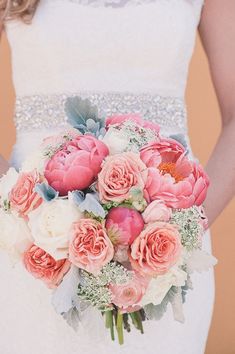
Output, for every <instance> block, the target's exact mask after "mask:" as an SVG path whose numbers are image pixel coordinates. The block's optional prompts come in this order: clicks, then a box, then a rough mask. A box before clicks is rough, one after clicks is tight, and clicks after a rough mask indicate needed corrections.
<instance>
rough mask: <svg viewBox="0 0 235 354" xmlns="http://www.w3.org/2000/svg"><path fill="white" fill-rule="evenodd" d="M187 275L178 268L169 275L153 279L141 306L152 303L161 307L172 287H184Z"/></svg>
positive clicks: (170, 271)
mask: <svg viewBox="0 0 235 354" xmlns="http://www.w3.org/2000/svg"><path fill="white" fill-rule="evenodd" d="M186 280H187V273H186V272H185V271H183V270H182V269H180V268H179V267H178V266H174V267H172V268H171V269H170V270H169V272H168V273H166V274H164V275H158V276H157V277H156V278H152V279H151V280H150V283H149V285H148V288H147V290H146V293H145V295H144V296H143V298H142V299H141V302H140V306H145V305H148V304H150V303H152V304H154V305H159V304H160V303H161V302H162V300H163V299H164V297H165V296H166V294H167V293H168V291H169V290H170V288H171V287H172V286H184V285H185V282H186Z"/></svg>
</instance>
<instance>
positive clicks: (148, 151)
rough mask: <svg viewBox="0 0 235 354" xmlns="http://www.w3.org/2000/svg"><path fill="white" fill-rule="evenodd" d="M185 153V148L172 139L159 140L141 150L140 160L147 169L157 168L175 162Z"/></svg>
mask: <svg viewBox="0 0 235 354" xmlns="http://www.w3.org/2000/svg"><path fill="white" fill-rule="evenodd" d="M184 153H185V148H184V147H183V146H182V145H181V144H180V143H178V142H177V141H176V140H173V139H170V138H168V139H162V138H161V139H160V140H159V141H157V142H152V143H150V144H148V145H146V146H144V147H143V148H142V149H141V152H140V157H141V160H142V161H143V162H144V163H145V165H146V166H148V167H157V166H159V165H160V164H161V163H168V162H171V163H172V162H176V161H177V160H178V158H179V157H180V156H181V155H182V154H184Z"/></svg>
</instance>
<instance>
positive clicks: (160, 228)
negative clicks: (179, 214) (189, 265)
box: [129, 222, 182, 276]
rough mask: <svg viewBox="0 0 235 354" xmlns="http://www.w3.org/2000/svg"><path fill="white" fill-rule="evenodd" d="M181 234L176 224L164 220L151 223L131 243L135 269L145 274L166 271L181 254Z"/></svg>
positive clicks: (151, 274)
mask: <svg viewBox="0 0 235 354" xmlns="http://www.w3.org/2000/svg"><path fill="white" fill-rule="evenodd" d="M181 249H182V246H181V239H180V234H179V231H178V229H177V227H176V226H175V225H171V224H168V223H164V222H155V223H153V224H149V225H148V226H147V227H146V229H145V230H144V231H142V233H141V234H140V235H139V236H138V237H137V238H136V239H135V241H134V242H133V244H132V245H131V251H130V254H129V258H130V262H131V264H132V267H133V269H135V270H137V271H138V272H140V273H141V274H143V275H150V276H156V275H159V274H164V273H166V272H167V271H168V270H169V269H170V268H171V267H172V266H173V265H174V264H176V262H177V261H178V259H179V257H180V255H181Z"/></svg>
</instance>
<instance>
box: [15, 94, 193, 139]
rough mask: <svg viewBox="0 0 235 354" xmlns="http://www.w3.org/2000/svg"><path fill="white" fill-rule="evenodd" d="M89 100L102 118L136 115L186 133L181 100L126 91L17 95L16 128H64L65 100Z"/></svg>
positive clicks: (184, 112) (183, 106) (183, 107)
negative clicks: (73, 98) (69, 98)
mask: <svg viewBox="0 0 235 354" xmlns="http://www.w3.org/2000/svg"><path fill="white" fill-rule="evenodd" d="M71 96H80V97H82V98H88V99H89V100H90V102H91V103H92V104H93V105H96V106H97V108H98V112H99V115H100V116H101V117H107V116H110V115H114V114H127V113H139V114H140V115H141V116H142V117H143V118H145V119H148V120H150V121H154V122H157V123H158V124H159V125H160V126H163V127H165V128H168V129H169V130H174V131H176V132H182V133H186V131H187V122H186V108H185V104H184V100H183V99H181V98H177V97H163V96H159V95H156V94H151V93H140V94H139V93H138V94H135V93H128V92H126V93H125V92H78V93H74V94H56V95H33V96H18V97H17V99H16V106H15V125H16V129H17V130H18V131H22V130H32V129H39V128H51V127H60V126H61V127H63V126H66V125H67V124H68V123H67V122H66V119H67V118H66V115H65V111H64V105H65V101H66V99H67V98H68V97H71Z"/></svg>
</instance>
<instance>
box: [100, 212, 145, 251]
mask: <svg viewBox="0 0 235 354" xmlns="http://www.w3.org/2000/svg"><path fill="white" fill-rule="evenodd" d="M105 227H106V229H107V231H108V235H109V237H110V238H111V240H112V242H113V243H114V244H121V245H128V244H132V242H133V241H134V240H135V239H136V237H137V236H138V235H139V234H140V233H141V231H142V230H143V228H144V221H143V218H142V216H141V214H140V213H139V212H138V211H136V210H135V209H131V208H127V207H117V208H112V209H111V210H110V212H109V213H108V215H107V218H106V224H105Z"/></svg>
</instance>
